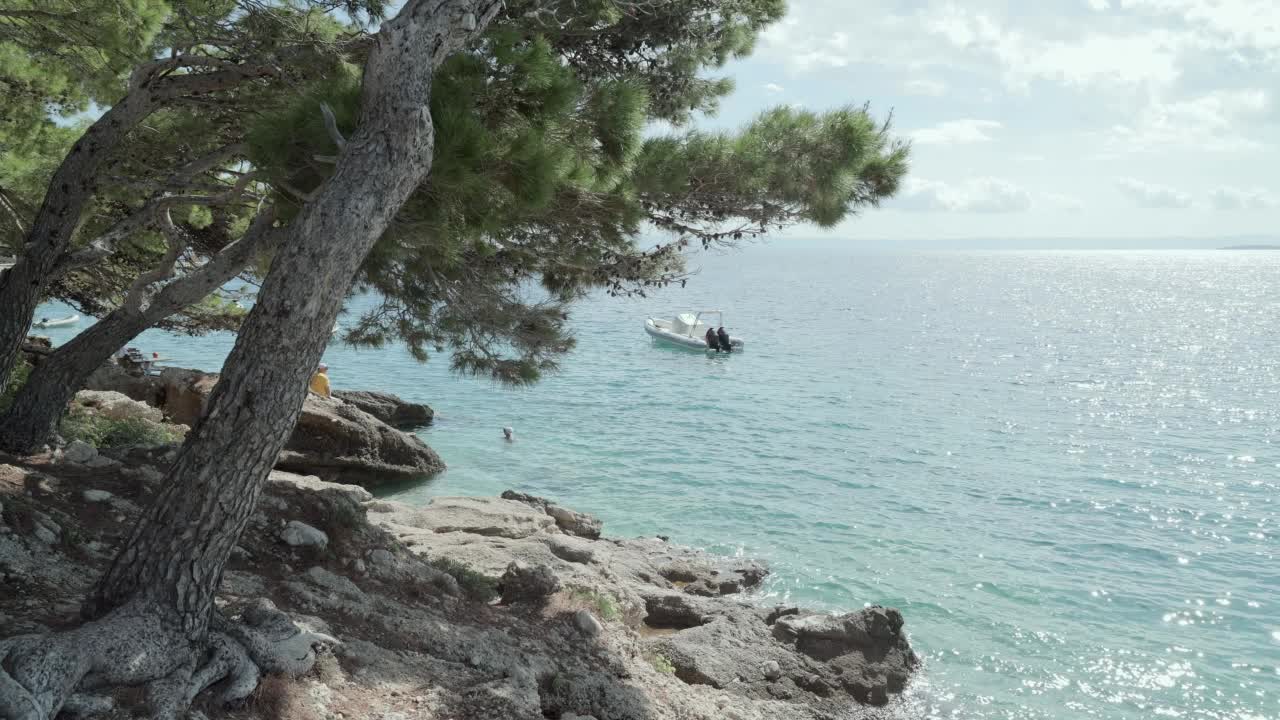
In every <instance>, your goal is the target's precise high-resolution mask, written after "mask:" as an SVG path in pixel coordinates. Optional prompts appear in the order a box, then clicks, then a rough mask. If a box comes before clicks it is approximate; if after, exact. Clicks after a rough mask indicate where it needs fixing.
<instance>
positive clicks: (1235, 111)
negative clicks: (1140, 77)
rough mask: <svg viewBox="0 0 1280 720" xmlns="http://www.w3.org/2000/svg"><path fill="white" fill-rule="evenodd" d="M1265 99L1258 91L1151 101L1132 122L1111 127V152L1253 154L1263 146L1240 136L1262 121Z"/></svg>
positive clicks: (1267, 97)
mask: <svg viewBox="0 0 1280 720" xmlns="http://www.w3.org/2000/svg"><path fill="white" fill-rule="evenodd" d="M1270 108H1271V97H1270V95H1267V92H1266V91H1263V90H1220V91H1213V92H1210V94H1207V95H1202V96H1199V97H1193V99H1190V100H1178V101H1171V102H1158V101H1157V102H1152V104H1151V105H1148V106H1147V108H1146V109H1144V110H1142V111H1140V113H1139V114H1138V118H1137V122H1134V123H1133V124H1117V126H1115V127H1112V128H1111V132H1110V135H1108V138H1107V146H1108V149H1110V150H1111V151H1115V152H1143V151H1155V150H1167V149H1170V147H1180V149H1187V150H1204V151H1211V152H1231V151H1240V150H1258V149H1261V147H1262V146H1263V143H1262V142H1261V141H1257V140H1254V138H1251V137H1247V136H1245V135H1243V133H1244V132H1247V129H1248V123H1249V122H1251V120H1262V119H1265V118H1266V114H1267V113H1268V110H1270Z"/></svg>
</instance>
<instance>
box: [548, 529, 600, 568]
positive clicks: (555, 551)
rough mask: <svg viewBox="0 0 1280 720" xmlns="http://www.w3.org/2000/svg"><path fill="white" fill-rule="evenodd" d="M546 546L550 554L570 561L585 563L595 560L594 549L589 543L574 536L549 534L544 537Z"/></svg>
mask: <svg viewBox="0 0 1280 720" xmlns="http://www.w3.org/2000/svg"><path fill="white" fill-rule="evenodd" d="M545 542H546V543H547V548H548V549H549V550H551V554H552V555H555V556H556V557H558V558H560V559H561V560H565V561H567V562H571V563H579V564H581V565H586V564H589V563H591V562H592V561H594V560H595V558H596V554H595V550H594V549H593V548H592V547H591V543H590V542H589V541H586V540H582V539H580V538H576V537H569V536H565V535H551V536H549V537H547V538H546V540H545Z"/></svg>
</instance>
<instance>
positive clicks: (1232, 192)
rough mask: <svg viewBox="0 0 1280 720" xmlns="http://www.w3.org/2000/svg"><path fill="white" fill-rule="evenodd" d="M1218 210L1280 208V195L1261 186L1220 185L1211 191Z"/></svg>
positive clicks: (1212, 202)
mask: <svg viewBox="0 0 1280 720" xmlns="http://www.w3.org/2000/svg"><path fill="white" fill-rule="evenodd" d="M1209 204H1210V205H1212V206H1213V207H1214V209H1216V210H1272V209H1275V208H1280V196H1277V195H1276V194H1275V193H1272V192H1270V191H1268V190H1263V189H1261V188H1252V189H1244V188H1235V187H1226V186H1224V187H1220V188H1218V189H1216V190H1214V191H1213V192H1211V193H1209Z"/></svg>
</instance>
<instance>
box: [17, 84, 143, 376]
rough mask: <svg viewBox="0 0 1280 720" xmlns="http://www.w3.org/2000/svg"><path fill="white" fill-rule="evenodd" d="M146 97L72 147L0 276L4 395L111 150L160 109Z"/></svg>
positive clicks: (106, 117)
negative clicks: (23, 240) (13, 261)
mask: <svg viewBox="0 0 1280 720" xmlns="http://www.w3.org/2000/svg"><path fill="white" fill-rule="evenodd" d="M142 90H143V91H145V88H142ZM144 95H145V92H141V93H139V94H138V95H137V96H135V94H134V93H130V94H129V95H128V96H126V97H125V98H124V99H123V100H121V101H120V102H119V103H117V104H116V105H115V106H113V107H112V108H111V109H110V110H108V111H107V112H106V113H104V114H103V115H102V117H100V118H98V120H97V121H96V122H94V124H93V125H92V126H90V127H89V129H88V131H86V132H85V134H84V137H82V138H80V139H79V140H78V141H76V144H75V145H73V146H72V147H71V152H70V153H68V154H67V157H66V159H64V160H63V161H62V165H60V166H59V167H58V170H57V172H56V173H54V175H53V179H52V180H50V181H49V189H48V190H47V191H45V196H44V202H43V204H41V206H40V210H39V211H38V212H37V213H36V217H35V221H34V222H33V223H32V224H31V230H30V231H29V232H28V233H27V237H26V243H25V244H24V246H23V248H22V251H21V253H20V254H19V255H18V259H17V263H16V264H15V265H14V266H13V267H11V268H9V269H8V270H7V271H5V272H4V273H3V274H0V308H3V309H4V310H3V312H0V392H4V389H5V385H6V383H7V382H8V380H9V373H10V372H11V371H12V370H13V366H14V364H15V362H16V361H17V358H18V351H19V349H20V348H21V347H22V341H23V340H25V339H26V337H27V331H28V330H30V329H31V320H32V318H34V317H35V312H36V306H37V305H39V304H40V300H41V299H43V297H44V293H45V290H46V289H47V288H48V287H49V283H51V282H52V281H53V280H54V278H55V277H56V275H57V272H58V270H59V267H58V265H59V263H60V262H61V261H63V260H64V259H65V256H66V254H67V251H68V250H69V249H70V247H71V238H72V235H73V234H74V233H75V229H76V226H77V225H79V224H80V216H81V214H82V213H83V212H84V207H85V205H86V204H87V203H88V202H89V199H90V198H92V197H93V183H94V180H95V177H96V175H97V174H98V170H99V169H100V168H101V167H102V163H103V162H105V161H106V159H107V156H108V154H109V151H110V150H111V148H112V147H113V146H114V145H115V144H116V143H118V142H119V141H120V139H121V138H123V137H124V136H125V135H126V134H127V133H128V132H129V130H131V129H132V128H133V127H134V126H135V125H137V124H138V123H139V122H141V121H142V119H143V118H145V117H146V116H147V115H149V114H150V113H151V112H152V110H153V109H154V107H155V106H154V103H152V102H149V101H148V100H145V99H144V97H143V96H144Z"/></svg>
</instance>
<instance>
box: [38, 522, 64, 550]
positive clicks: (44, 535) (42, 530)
mask: <svg viewBox="0 0 1280 720" xmlns="http://www.w3.org/2000/svg"><path fill="white" fill-rule="evenodd" d="M35 536H36V539H38V540H39V541H40V542H42V543H44V544H45V545H53V544H54V543H56V542H58V533H56V532H54V531H53V530H52V529H51V528H48V527H45V526H44V525H36V528H35Z"/></svg>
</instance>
